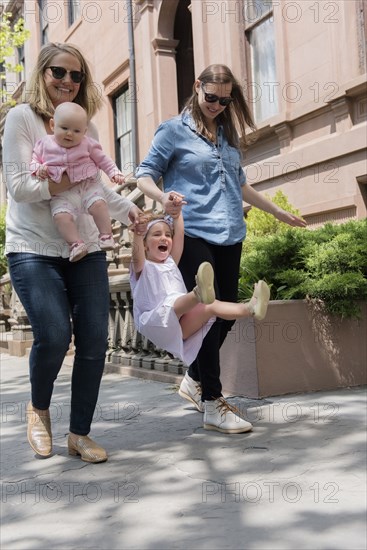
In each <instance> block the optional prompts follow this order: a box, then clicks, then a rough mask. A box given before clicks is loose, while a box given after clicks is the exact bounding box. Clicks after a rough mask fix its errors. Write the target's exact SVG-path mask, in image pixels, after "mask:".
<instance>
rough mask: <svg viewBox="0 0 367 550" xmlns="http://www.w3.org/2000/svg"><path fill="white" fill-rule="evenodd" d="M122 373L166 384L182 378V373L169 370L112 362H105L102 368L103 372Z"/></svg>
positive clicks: (178, 381) (175, 382)
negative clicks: (163, 370)
mask: <svg viewBox="0 0 367 550" xmlns="http://www.w3.org/2000/svg"><path fill="white" fill-rule="evenodd" d="M110 373H115V374H124V375H126V376H133V377H135V378H143V379H144V380H152V381H154V382H166V383H167V384H177V385H179V384H180V383H181V380H182V378H183V375H182V374H179V375H176V374H172V373H170V372H162V371H157V370H151V369H144V368H139V367H131V366H128V365H121V364H120V365H116V364H114V363H110V362H106V363H105V368H104V374H110Z"/></svg>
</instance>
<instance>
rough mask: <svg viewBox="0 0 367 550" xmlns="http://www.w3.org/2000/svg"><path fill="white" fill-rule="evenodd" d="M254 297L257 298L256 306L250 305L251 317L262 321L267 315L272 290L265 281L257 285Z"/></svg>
mask: <svg viewBox="0 0 367 550" xmlns="http://www.w3.org/2000/svg"><path fill="white" fill-rule="evenodd" d="M252 297H253V298H256V304H255V305H254V306H251V305H249V309H250V311H251V315H252V316H253V317H255V319H257V320H258V321H261V320H262V319H264V317H265V315H266V312H267V309H268V305H269V300H270V289H269V287H268V285H267V284H266V282H265V281H259V282H258V283H256V286H255V290H254V293H253V295H252Z"/></svg>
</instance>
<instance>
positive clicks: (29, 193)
mask: <svg viewBox="0 0 367 550" xmlns="http://www.w3.org/2000/svg"><path fill="white" fill-rule="evenodd" d="M46 133H47V132H46V128H45V126H44V122H43V120H42V118H41V117H40V116H38V115H36V114H35V113H34V111H32V109H31V108H30V106H29V105H27V104H21V105H17V106H16V107H14V108H13V109H11V110H10V111H9V113H8V115H7V117H6V121H5V130H4V143H3V171H4V181H5V184H6V186H7V190H8V197H7V198H8V208H7V213H6V254H10V253H11V252H31V253H35V254H42V255H46V256H62V257H64V258H67V257H68V256H69V246H68V245H67V243H65V241H64V240H63V239H62V238H61V237H60V235H59V233H58V231H57V229H56V226H55V224H54V222H53V219H52V215H51V210H50V198H51V195H50V192H49V189H48V180H40V179H39V178H37V177H35V176H32V175H31V171H30V162H31V159H32V151H33V147H34V145H35V143H36V141H37V140H39V139H40V138H42V137H43V136H45V135H46ZM88 135H90V136H91V137H93V138H94V139H98V135H97V131H96V128H95V126H94V125H93V124H90V125H89V128H88ZM102 185H103V189H104V192H105V197H106V201H107V204H108V208H109V211H110V215H111V217H112V218H114V219H115V220H118V221H120V222H122V223H124V224H126V225H128V224H129V223H130V222H129V218H128V214H129V211H130V209H131V207H132V206H133V203H132V202H131V201H130V200H128V199H126V198H123V197H121V196H120V195H118V194H117V193H115V192H114V191H113V190H112V189H111V188H110V187H108V186H107V185H105V184H104V183H103V184H102ZM77 223H78V229H79V232H80V236H81V238H82V239H83V240H84V241H85V242H86V243H88V244H89V251H90V252H94V251H96V250H99V247H98V244H97V242H98V229H97V227H96V225H95V223H94V221H93V218H92V217H91V216H90V215H89V214H81V215H80V216H79V218H78V220H77Z"/></svg>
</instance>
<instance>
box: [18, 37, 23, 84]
mask: <svg viewBox="0 0 367 550" xmlns="http://www.w3.org/2000/svg"><path fill="white" fill-rule="evenodd" d="M17 55H18V64H19V65H21V66H22V70H21V71H20V72H19V73H18V83H19V82H21V81H22V80H24V68H25V55H24V46H21V47H20V48H17Z"/></svg>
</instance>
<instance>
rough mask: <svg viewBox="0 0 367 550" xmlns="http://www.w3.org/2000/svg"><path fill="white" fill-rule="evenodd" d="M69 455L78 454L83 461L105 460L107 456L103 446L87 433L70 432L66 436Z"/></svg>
mask: <svg viewBox="0 0 367 550" xmlns="http://www.w3.org/2000/svg"><path fill="white" fill-rule="evenodd" d="M68 451H69V455H72V456H78V455H79V456H80V458H81V459H82V460H84V462H106V460H107V458H108V456H107V453H106V451H105V450H104V449H103V447H100V446H99V445H97V443H95V442H94V441H93V440H92V439H91V438H90V437H88V436H87V435H77V434H73V433H70V434H69V437H68Z"/></svg>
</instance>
